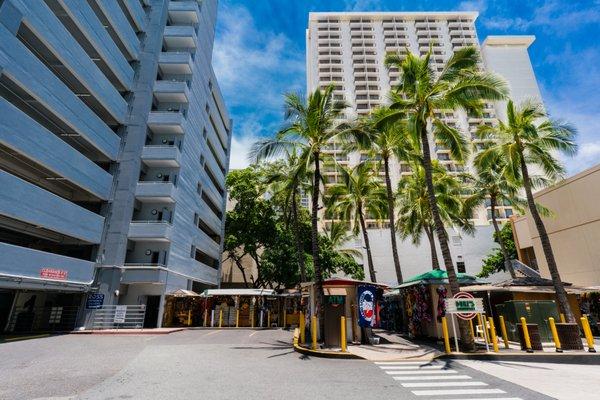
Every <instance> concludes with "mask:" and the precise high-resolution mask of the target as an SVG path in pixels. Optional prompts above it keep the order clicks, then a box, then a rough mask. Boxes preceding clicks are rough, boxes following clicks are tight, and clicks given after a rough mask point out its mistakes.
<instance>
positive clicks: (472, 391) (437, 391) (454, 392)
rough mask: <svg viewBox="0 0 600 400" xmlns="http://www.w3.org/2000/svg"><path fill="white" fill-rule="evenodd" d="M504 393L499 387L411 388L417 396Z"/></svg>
mask: <svg viewBox="0 0 600 400" xmlns="http://www.w3.org/2000/svg"><path fill="white" fill-rule="evenodd" d="M500 393H506V392H505V391H504V390H501V389H433V390H413V394H415V395H417V396H444V395H449V394H451V395H467V394H500Z"/></svg>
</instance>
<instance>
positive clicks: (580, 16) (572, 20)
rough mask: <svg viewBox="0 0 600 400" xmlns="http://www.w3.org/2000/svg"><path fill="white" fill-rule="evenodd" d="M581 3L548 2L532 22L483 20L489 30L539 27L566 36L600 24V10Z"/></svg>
mask: <svg viewBox="0 0 600 400" xmlns="http://www.w3.org/2000/svg"><path fill="white" fill-rule="evenodd" d="M471 2H476V1H471ZM581 3H582V2H569V3H565V2H563V1H558V0H546V1H544V3H543V4H542V5H541V6H539V7H537V8H536V9H535V10H534V12H533V17H532V18H531V19H530V20H527V19H524V18H521V17H516V18H504V17H492V18H482V23H483V25H485V26H486V27H487V28H490V29H498V30H503V31H504V30H509V29H510V30H517V31H521V32H524V31H527V30H529V29H531V28H534V27H539V28H542V29H544V30H548V31H551V32H555V33H556V34H558V35H566V34H567V33H569V32H572V31H575V30H578V29H580V28H581V27H583V26H585V25H588V24H599V23H600V10H599V9H598V8H592V7H589V6H585V5H583V7H580V6H581ZM596 4H598V3H596Z"/></svg>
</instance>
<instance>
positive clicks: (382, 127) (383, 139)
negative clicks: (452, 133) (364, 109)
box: [348, 107, 418, 284]
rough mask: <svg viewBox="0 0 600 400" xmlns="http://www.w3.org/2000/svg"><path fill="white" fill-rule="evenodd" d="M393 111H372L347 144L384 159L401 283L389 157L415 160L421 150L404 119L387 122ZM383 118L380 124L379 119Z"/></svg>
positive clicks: (393, 237) (388, 213)
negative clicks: (387, 117)
mask: <svg viewBox="0 0 600 400" xmlns="http://www.w3.org/2000/svg"><path fill="white" fill-rule="evenodd" d="M391 112H392V111H391V110H389V109H388V108H385V107H380V108H376V109H375V110H373V111H372V112H371V114H370V115H369V116H368V117H366V118H364V119H362V120H359V121H358V123H357V124H356V125H355V126H354V127H353V128H352V130H353V135H352V139H354V140H352V141H351V142H350V143H349V144H348V149H349V150H368V151H369V153H370V155H371V157H377V158H380V159H381V162H382V163H383V167H384V173H385V188H386V193H387V215H388V218H389V220H390V237H391V241H392V257H393V259H394V268H395V270H396V279H397V280H398V284H401V283H402V282H403V279H402V269H401V268H400V258H399V257H398V244H397V243H396V231H395V229H394V227H395V226H396V211H395V204H394V203H395V195H394V190H393V188H392V181H391V179H390V160H391V158H392V156H395V157H396V160H398V161H408V160H410V159H413V158H414V156H415V154H416V149H418V138H416V137H414V135H413V136H411V135H410V131H409V130H408V129H407V126H406V124H404V123H403V121H389V122H387V123H386V122H385V118H384V117H385V116H387V115H388V114H390V113H391ZM382 120H383V121H384V122H382V123H380V121H382Z"/></svg>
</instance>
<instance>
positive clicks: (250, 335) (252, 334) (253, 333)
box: [248, 331, 258, 337]
mask: <svg viewBox="0 0 600 400" xmlns="http://www.w3.org/2000/svg"><path fill="white" fill-rule="evenodd" d="M257 333H258V331H254V332H252V333H251V334H249V335H248V337H252V336H254V335H256V334H257Z"/></svg>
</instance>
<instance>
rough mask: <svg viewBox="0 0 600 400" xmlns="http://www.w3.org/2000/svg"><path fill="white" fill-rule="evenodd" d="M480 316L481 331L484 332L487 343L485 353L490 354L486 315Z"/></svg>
mask: <svg viewBox="0 0 600 400" xmlns="http://www.w3.org/2000/svg"><path fill="white" fill-rule="evenodd" d="M478 315H479V320H480V321H482V325H481V331H482V332H483V340H484V341H485V351H486V352H487V353H489V351H490V344H489V343H488V337H487V323H486V320H485V314H483V315H482V314H478Z"/></svg>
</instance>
